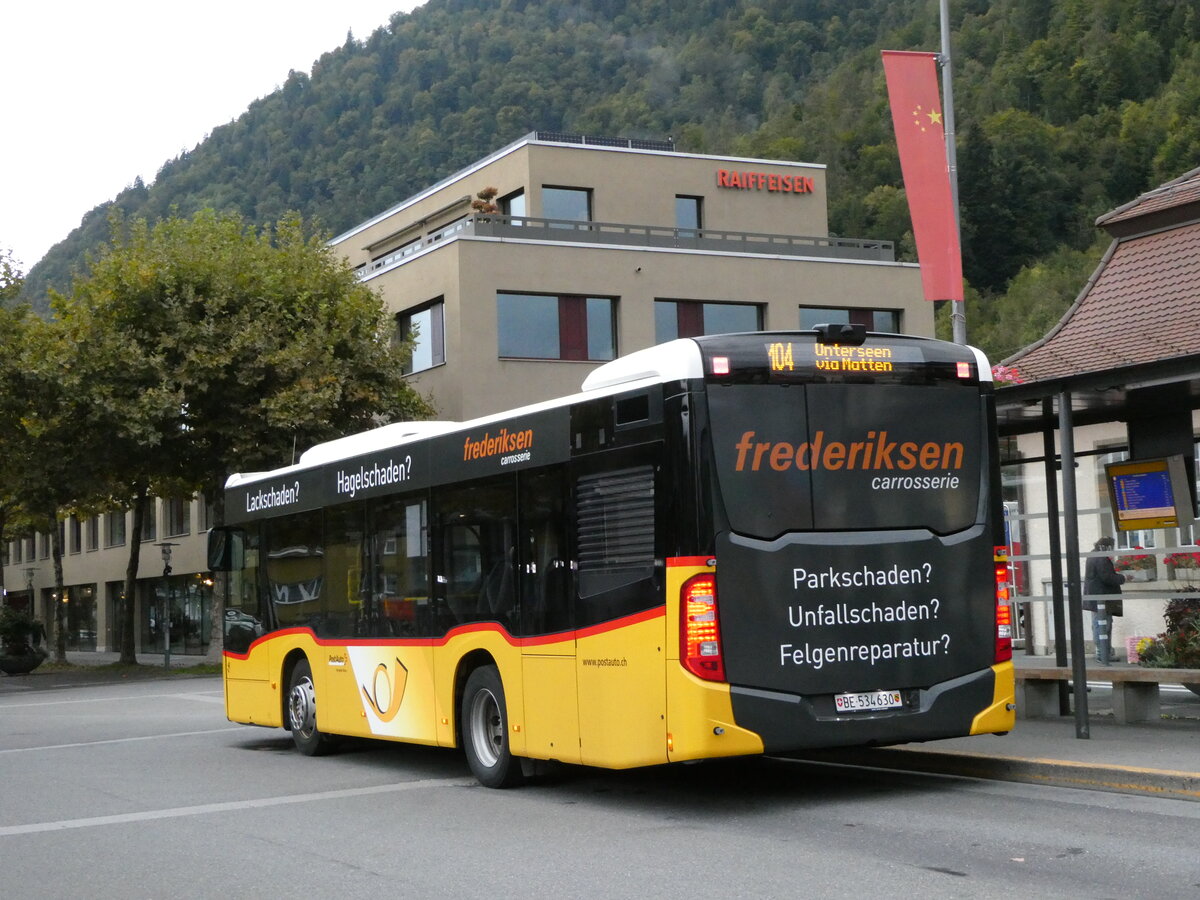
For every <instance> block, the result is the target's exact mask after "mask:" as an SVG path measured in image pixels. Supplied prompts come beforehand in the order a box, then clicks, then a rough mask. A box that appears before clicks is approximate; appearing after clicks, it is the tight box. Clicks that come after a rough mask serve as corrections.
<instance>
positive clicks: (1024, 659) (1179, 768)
mask: <svg viewBox="0 0 1200 900" xmlns="http://www.w3.org/2000/svg"><path fill="white" fill-rule="evenodd" d="M117 660H118V657H117V654H115V653H88V652H68V653H67V662H68V665H67V666H62V665H58V664H54V663H51V662H47V663H46V664H44V665H43V666H41V667H40V668H38V669H37V670H35V671H34V672H32V673H30V674H29V675H14V676H8V675H0V695H2V694H7V693H20V692H25V691H38V690H63V689H70V688H72V687H79V686H84V685H96V684H112V683H120V682H124V681H139V680H147V679H158V678H181V677H213V675H212V674H211V669H210V670H208V671H207V672H204V671H200V672H194V671H192V670H193V668H194V667H196V666H197V665H199V664H201V663H204V662H205V660H203V659H202V658H199V657H195V656H178V655H177V656H173V657H172V658H171V666H170V668H171V669H172V670H173V671H172V672H170V673H168V672H166V671H165V670H164V666H163V660H162V657H161V655H160V656H157V657H155V656H146V655H143V656H141V657H139V663H140V665H138V666H136V667H130V666H117V665H115V663H116V662H117ZM1014 662H1015V663H1016V665H1017V666H1039V665H1052V664H1053V662H1054V661H1053V660H1052V659H1047V658H1046V657H1033V656H1024V655H1018V656H1015V657H1014ZM1161 698H1162V700H1161V706H1162V717H1161V718H1160V719H1158V720H1156V721H1153V722H1145V723H1139V724H1118V723H1117V722H1115V721H1114V720H1113V715H1112V707H1111V702H1110V700H1109V686H1108V685H1107V684H1105V683H1104V682H1100V681H1093V682H1089V692H1088V712H1089V716H1088V718H1087V721H1086V729H1084V732H1085V733H1086V735H1087V736H1086V737H1080V736H1079V734H1080V731H1081V729H1080V728H1079V725H1078V723H1076V721H1075V717H1074V715H1073V714H1070V715H1066V716H1056V717H1052V718H1040V719H1020V718H1019V719H1017V723H1016V727H1015V728H1014V729H1013V730H1012V731H1011V732H1009V733H1008V734H1006V735H980V736H976V737H966V738H952V739H949V740H942V741H935V742H930V743H927V744H904V745H900V746H897V747H887V748H861V749H851V750H846V749H840V750H837V751H831V752H828V753H813V754H808V757H809V758H812V759H820V760H824V761H829V762H835V763H839V764H846V765H862V766H871V767H875V768H883V769H897V770H903V771H918V772H933V773H939V774H944V775H952V776H960V777H966V778H984V779H990V780H998V781H1015V782H1025V783H1032V784H1049V785H1058V786H1062V787H1073V788H1084V789H1090V790H1102V791H1117V792H1122V793H1133V794H1143V795H1152V796H1160V797H1170V798H1174V799H1179V800H1194V801H1200V696H1197V695H1195V694H1193V693H1191V692H1189V691H1187V690H1185V689H1183V688H1181V687H1179V686H1173V685H1164V686H1163V688H1162V690H1161Z"/></svg>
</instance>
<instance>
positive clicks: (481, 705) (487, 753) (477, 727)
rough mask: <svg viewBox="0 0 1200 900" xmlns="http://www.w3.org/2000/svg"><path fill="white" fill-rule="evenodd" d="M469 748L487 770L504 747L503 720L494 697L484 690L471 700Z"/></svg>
mask: <svg viewBox="0 0 1200 900" xmlns="http://www.w3.org/2000/svg"><path fill="white" fill-rule="evenodd" d="M470 722H471V746H472V748H474V750H475V756H476V757H477V758H478V759H479V761H480V762H481V763H483V765H484V766H485V767H487V768H489V769H490V768H491V767H492V766H494V765H496V763H497V762H499V760H500V749H501V747H502V746H503V745H504V720H503V718H502V717H501V715H500V704H499V703H497V702H496V696H495V695H494V694H493V693H492V692H491V691H489V690H487V689H486V688H484V689H482V690H480V691H479V692H477V693H476V694H475V696H474V697H473V698H472V699H471V715H470Z"/></svg>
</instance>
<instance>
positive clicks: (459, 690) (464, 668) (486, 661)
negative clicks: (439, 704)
mask: <svg viewBox="0 0 1200 900" xmlns="http://www.w3.org/2000/svg"><path fill="white" fill-rule="evenodd" d="M484 666H495V667H496V669H497V671H499V669H500V666H499V665H498V664H497V662H496V658H495V657H494V656H492V654H491V653H490V652H488V651H487V650H483V649H475V650H472V651H471V652H470V653H467V654H465V655H464V656H463V657H462V659H460V660H459V661H458V668H457V669H456V670H455V673H454V746H455V747H458V748H459V749H462V728H461V727H460V726H461V723H462V703H463V694H464V693H465V692H466V687H467V679H468V678H470V677H471V673H472V672H474V671H475V670H476V669H482V668H483V667H484ZM501 683H503V678H502V679H501ZM505 702H507V695H506V696H505Z"/></svg>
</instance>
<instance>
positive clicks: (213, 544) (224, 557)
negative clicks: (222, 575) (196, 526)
mask: <svg viewBox="0 0 1200 900" xmlns="http://www.w3.org/2000/svg"><path fill="white" fill-rule="evenodd" d="M244 540H245V539H244V535H243V533H242V531H241V530H240V529H234V528H214V529H212V530H211V531H210V532H209V533H208V570H209V571H210V572H232V571H234V570H236V569H240V568H242V563H243V559H244V547H245V543H244Z"/></svg>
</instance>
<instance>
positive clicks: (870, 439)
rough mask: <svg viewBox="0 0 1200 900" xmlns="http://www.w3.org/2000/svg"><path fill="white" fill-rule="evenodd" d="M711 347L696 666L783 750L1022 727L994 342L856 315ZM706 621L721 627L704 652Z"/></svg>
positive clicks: (743, 718) (685, 617) (702, 429)
mask: <svg viewBox="0 0 1200 900" xmlns="http://www.w3.org/2000/svg"><path fill="white" fill-rule="evenodd" d="M695 340H696V343H697V344H698V345H699V348H700V353H701V356H702V361H703V371H704V379H703V387H702V388H701V389H699V390H697V391H696V395H695V396H694V398H693V401H694V402H693V407H694V410H695V416H694V421H693V426H692V427H693V429H694V434H695V435H696V438H697V440H696V442H695V445H694V446H697V447H698V448H699V449H698V451H697V452H698V453H699V454H700V456H701V459H699V460H698V463H699V465H698V467H697V468H698V471H699V472H700V473H701V474H700V478H701V481H702V483H701V484H700V486H699V487H700V490H701V491H702V492H703V491H708V492H709V496H710V499H711V502H710V503H709V504H708V505H709V506H710V508H711V513H710V515H711V519H712V521H711V531H710V532H709V533H710V534H711V535H712V536H713V544H712V547H711V560H710V562H713V563H715V565H714V566H711V567H710V568H711V569H712V570H713V571H712V574H710V575H708V576H706V577H705V578H702V579H701V581H700V584H701V587H700V593H701V594H702V595H705V596H702V597H701V600H702V601H703V602H704V603H707V602H708V598H707V595H708V594H712V595H713V601H712V602H714V603H715V606H716V615H715V617H709V616H707V615H705V614H704V610H705V607H704V606H703V604H702V605H701V606H700V607H695V606H694V604H693V606H692V607H689V605H688V604H689V600H688V599H687V598H684V599H682V600H681V601H680V602H681V604H682V606H681V610H682V611H681V613H680V616H681V619H682V622H683V624H682V633H681V642H682V644H683V645H684V646H683V647H682V649H681V656H682V657H685V658H686V657H691V659H690V662H689V661H688V660H687V659H685V660H684V662H685V668H689V669H690V670H691V673H692V674H693V675H695V676H697V677H699V678H701V679H711V680H713V681H720V682H725V683H727V684H728V690H729V702H730V704H731V707H732V710H731V712H732V718H733V724H735V725H736V728H737V729H738V730H739V731H741V730H742V729H744V730H745V731H747V732H751V733H754V734H757V735H758V736H759V737H760V738H761V740H762V744H763V750H764V751H765V752H767V753H775V754H782V753H787V752H789V751H796V750H801V749H804V748H815V747H835V746H847V745H867V744H892V743H900V742H907V741H917V740H928V739H933V738H943V737H952V736H960V735H967V734H976V733H984V732H1004V731H1007V730H1008V729H1009V728H1011V726H1012V723H1013V678H1012V664H1011V655H1012V651H1011V639H1010V631H1009V628H1010V618H1009V616H1010V611H1009V608H1008V606H1007V590H1006V587H1007V567H1006V564H1005V557H1004V548H1003V546H1002V545H1003V543H1004V541H1003V530H1002V525H1001V517H1000V509H999V498H998V490H999V475H998V467H997V458H996V454H997V449H996V437H995V431H994V416H993V414H992V404H993V397H992V384H991V373H990V369H989V368H988V365H987V362H986V360H985V359H984V357H983V356H982V354H980V353H978V351H975V350H973V349H972V348H968V347H963V346H959V345H954V344H948V343H944V342H940V341H933V340H927V339H921V338H912V337H906V336H900V335H882V334H869V335H867V334H865V333H863V332H862V331H861V330H855V329H852V328H851V327H850V326H844V327H843V326H832V327H831V326H825V327H824V328H823V330H818V332H817V333H814V332H804V333H794V334H783V333H775V334H756V335H725V336H714V337H706V338H696V339H695ZM706 579H707V580H706ZM714 582H715V583H714ZM714 587H715V591H714V590H713V588H714ZM691 589H692V592H693V593H695V592H696V588H695V586H694V585H693V586H692V588H691ZM697 608H698V609H700V611H701V613H700V614H699V615H695V609H697ZM691 620H696V621H701V622H703V621H706V620H707V621H709V622H715V626H716V627H715V628H712V627H710V626H708V625H701V626H699V627H700V629H701V631H702V632H703V633H702V634H701V635H700V636H701V637H702V638H704V640H700V641H697V642H695V644H694V646H689V645H688V635H687V629H688V627H689V623H690V621H691ZM705 629H707V630H705ZM706 657H707V662H706Z"/></svg>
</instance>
